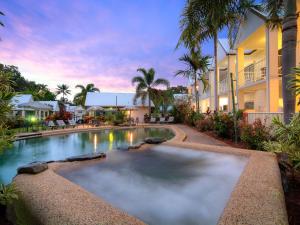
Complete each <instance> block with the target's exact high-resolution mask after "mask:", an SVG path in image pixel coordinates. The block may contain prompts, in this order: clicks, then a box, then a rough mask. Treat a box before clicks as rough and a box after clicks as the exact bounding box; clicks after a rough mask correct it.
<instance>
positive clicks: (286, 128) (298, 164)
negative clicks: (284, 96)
mask: <svg viewBox="0 0 300 225" xmlns="http://www.w3.org/2000/svg"><path fill="white" fill-rule="evenodd" d="M272 124H273V129H274V130H273V135H274V137H275V139H276V141H268V142H264V149H265V150H267V151H270V152H284V153H287V154H288V155H289V158H290V160H291V161H292V163H293V166H294V168H295V169H299V168H300V114H299V113H298V114H295V115H294V116H293V118H292V120H291V122H290V123H289V124H284V123H283V122H281V121H280V120H279V118H278V117H276V118H274V119H273V121H272Z"/></svg>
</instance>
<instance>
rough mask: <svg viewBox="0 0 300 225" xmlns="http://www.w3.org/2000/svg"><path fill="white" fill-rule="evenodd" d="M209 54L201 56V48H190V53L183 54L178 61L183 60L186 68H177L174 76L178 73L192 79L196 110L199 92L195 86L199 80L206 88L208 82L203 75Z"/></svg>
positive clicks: (197, 108) (198, 108) (197, 109)
mask: <svg viewBox="0 0 300 225" xmlns="http://www.w3.org/2000/svg"><path fill="white" fill-rule="evenodd" d="M209 59H210V56H202V55H201V50H200V49H198V50H196V51H195V50H191V51H190V54H184V55H183V56H182V57H180V58H179V61H181V62H183V63H184V64H185V65H186V66H187V68H186V69H185V70H178V71H177V72H176V76H178V75H180V76H183V77H186V78H188V79H191V80H193V81H194V91H195V98H196V111H197V112H199V110H200V107H199V92H198V88H197V81H198V80H200V81H201V82H202V83H203V86H204V89H203V91H205V90H206V88H207V86H208V82H207V80H206V79H205V77H204V74H205V73H206V72H207V70H208V66H209Z"/></svg>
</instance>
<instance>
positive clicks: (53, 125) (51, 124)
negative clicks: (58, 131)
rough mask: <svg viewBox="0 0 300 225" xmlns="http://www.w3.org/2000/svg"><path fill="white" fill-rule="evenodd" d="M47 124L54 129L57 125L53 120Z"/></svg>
mask: <svg viewBox="0 0 300 225" xmlns="http://www.w3.org/2000/svg"><path fill="white" fill-rule="evenodd" d="M47 126H48V127H50V128H51V129H54V128H56V127H57V125H55V123H54V122H53V121H52V120H49V121H48V123H47Z"/></svg>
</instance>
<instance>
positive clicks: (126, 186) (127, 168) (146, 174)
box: [59, 146, 247, 225]
mask: <svg viewBox="0 0 300 225" xmlns="http://www.w3.org/2000/svg"><path fill="white" fill-rule="evenodd" d="M246 163H247V158H245V157H239V156H233V155H227V154H220V153H212V152H204V151H195V150H191V149H182V148H177V147H170V146H155V147H153V148H152V149H151V150H146V151H136V152H120V151H119V152H111V153H109V154H108V155H107V158H106V159H103V160H102V161H100V162H97V163H93V164H90V165H84V166H81V167H80V168H75V169H74V168H73V169H72V170H71V169H70V170H62V171H59V174H60V175H62V176H64V177H65V178H67V179H69V180H71V181H72V182H74V183H77V184H78V185H80V186H82V187H83V188H85V189H86V190H88V191H89V192H91V193H94V194H95V195H97V196H99V197H100V198H102V199H104V200H105V201H107V202H108V203H110V204H111V205H112V206H114V207H116V208H119V209H121V210H123V211H125V212H127V213H129V214H130V215H132V216H135V217H137V218H139V219H140V220H142V221H144V222H145V223H147V224H152V225H216V224H217V222H218V219H219V217H220V216H221V214H222V211H223V209H224V208H225V206H226V203H227V201H228V199H229V197H230V194H231V192H232V190H233V188H234V186H235V185H236V183H237V181H238V179H239V177H240V174H241V173H242V171H243V169H244V167H245V165H246Z"/></svg>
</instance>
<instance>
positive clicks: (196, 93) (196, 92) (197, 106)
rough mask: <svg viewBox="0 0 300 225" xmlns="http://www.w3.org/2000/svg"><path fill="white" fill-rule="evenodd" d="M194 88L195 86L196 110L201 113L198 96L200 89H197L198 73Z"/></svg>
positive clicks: (195, 77)
mask: <svg viewBox="0 0 300 225" xmlns="http://www.w3.org/2000/svg"><path fill="white" fill-rule="evenodd" d="M194 82H195V83H194V88H195V101H196V112H197V113H199V98H198V89H197V73H195V76H194Z"/></svg>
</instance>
